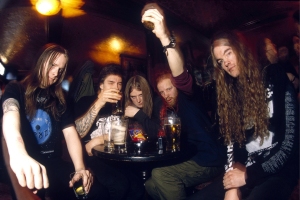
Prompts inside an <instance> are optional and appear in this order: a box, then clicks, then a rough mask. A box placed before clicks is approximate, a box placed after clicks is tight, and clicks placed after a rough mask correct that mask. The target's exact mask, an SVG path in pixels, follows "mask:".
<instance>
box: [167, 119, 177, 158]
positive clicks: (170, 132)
mask: <svg viewBox="0 0 300 200" xmlns="http://www.w3.org/2000/svg"><path fill="white" fill-rule="evenodd" d="M164 132H165V138H166V151H171V152H176V151H180V133H181V121H180V118H178V117H166V118H164Z"/></svg>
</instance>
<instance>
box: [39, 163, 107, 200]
mask: <svg viewBox="0 0 300 200" xmlns="http://www.w3.org/2000/svg"><path fill="white" fill-rule="evenodd" d="M44 165H45V167H46V170H47V175H48V179H49V188H47V189H46V190H45V189H43V190H40V191H38V194H37V195H38V196H39V197H40V198H41V199H45V196H49V197H50V198H51V199H55V200H66V199H70V200H72V199H76V197H75V194H74V191H73V188H70V187H69V181H70V174H71V173H72V172H74V166H73V164H72V163H70V162H65V161H63V160H61V159H57V160H52V161H51V162H47V163H44ZM88 199H90V200H107V199H109V194H108V191H107V189H106V187H104V186H103V185H101V184H100V183H99V181H98V180H97V179H96V178H95V177H94V183H93V185H92V187H91V189H90V191H89V193H88Z"/></svg>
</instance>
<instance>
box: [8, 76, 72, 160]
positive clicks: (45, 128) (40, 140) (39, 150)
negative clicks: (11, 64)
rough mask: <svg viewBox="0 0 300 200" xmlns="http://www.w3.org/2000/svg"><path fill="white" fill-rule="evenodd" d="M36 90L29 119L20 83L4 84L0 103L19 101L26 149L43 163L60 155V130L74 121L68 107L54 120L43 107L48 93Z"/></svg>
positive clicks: (61, 137) (23, 90) (61, 136)
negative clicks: (9, 100) (33, 105)
mask: <svg viewBox="0 0 300 200" xmlns="http://www.w3.org/2000/svg"><path fill="white" fill-rule="evenodd" d="M37 92H38V94H39V95H38V98H37V99H36V103H37V110H36V113H35V115H34V117H33V118H32V119H31V120H30V119H29V117H28V116H27V115H26V113H25V97H24V93H25V89H24V88H23V86H22V85H21V84H20V83H18V82H15V81H13V82H10V83H9V84H8V85H7V86H6V88H5V92H4V94H3V96H2V103H3V102H4V101H5V100H7V99H9V98H13V99H15V100H17V101H18V102H19V105H20V125H21V126H20V127H21V135H22V138H23V140H24V143H25V147H26V150H27V152H28V154H29V155H30V156H32V157H33V158H34V159H36V160H38V161H39V162H42V163H43V160H45V159H46V160H47V159H51V158H58V157H61V155H62V154H61V153H62V139H63V135H62V130H63V129H64V128H67V127H70V126H72V125H74V121H73V118H72V116H71V114H70V112H69V110H68V109H67V110H66V111H65V112H64V113H63V114H62V116H61V117H60V118H59V119H58V120H55V118H54V117H53V116H52V113H51V112H50V111H49V110H47V109H45V108H44V104H45V103H46V101H48V100H49V95H47V94H46V91H45V90H44V89H41V88H38V89H37ZM58 106H59V105H58Z"/></svg>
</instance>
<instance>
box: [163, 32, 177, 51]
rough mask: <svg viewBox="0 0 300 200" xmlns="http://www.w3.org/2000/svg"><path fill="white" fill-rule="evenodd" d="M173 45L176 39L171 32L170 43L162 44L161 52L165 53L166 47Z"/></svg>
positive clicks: (172, 46)
mask: <svg viewBox="0 0 300 200" xmlns="http://www.w3.org/2000/svg"><path fill="white" fill-rule="evenodd" d="M175 46H176V40H175V37H174V36H173V34H171V36H170V44H168V45H167V46H163V52H164V53H166V51H167V48H174V47H175Z"/></svg>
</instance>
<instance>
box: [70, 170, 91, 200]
mask: <svg viewBox="0 0 300 200" xmlns="http://www.w3.org/2000/svg"><path fill="white" fill-rule="evenodd" d="M82 177H83V176H82V174H81V173H78V172H73V173H71V174H70V178H71V180H73V181H75V182H73V190H74V193H75V196H76V198H77V199H87V198H88V196H87V194H86V192H85V190H84V186H83V180H82Z"/></svg>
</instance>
